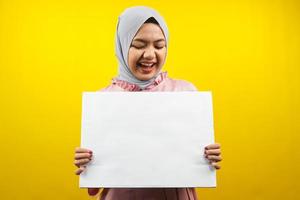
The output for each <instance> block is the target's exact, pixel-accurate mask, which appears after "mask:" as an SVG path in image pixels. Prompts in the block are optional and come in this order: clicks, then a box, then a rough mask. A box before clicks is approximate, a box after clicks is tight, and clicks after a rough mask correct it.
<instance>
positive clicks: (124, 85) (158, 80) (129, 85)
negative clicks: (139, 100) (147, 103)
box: [112, 72, 168, 92]
mask: <svg viewBox="0 0 300 200" xmlns="http://www.w3.org/2000/svg"><path fill="white" fill-rule="evenodd" d="M167 75H168V73H167V72H161V73H159V75H158V76H157V77H156V78H155V80H154V81H153V83H152V84H151V85H149V86H147V87H146V88H145V89H142V88H140V87H139V86H138V85H136V84H133V83H129V82H126V81H123V80H118V79H117V78H113V79H112V84H113V85H117V86H119V87H121V88H123V89H124V90H126V91H130V92H131V91H145V90H150V89H152V88H154V87H155V86H157V85H158V84H160V83H161V82H163V81H164V80H165V79H166V77H167Z"/></svg>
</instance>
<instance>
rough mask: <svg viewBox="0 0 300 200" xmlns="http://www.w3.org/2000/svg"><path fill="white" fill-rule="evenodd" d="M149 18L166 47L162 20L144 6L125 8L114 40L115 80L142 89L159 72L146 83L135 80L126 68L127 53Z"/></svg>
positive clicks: (165, 34) (155, 12) (167, 38)
mask: <svg viewBox="0 0 300 200" xmlns="http://www.w3.org/2000/svg"><path fill="white" fill-rule="evenodd" d="M150 17H153V18H154V19H155V20H156V21H157V22H158V23H159V26H160V27H161V29H162V30H163V33H164V36H165V38H166V44H167V47H168V40H169V33H168V28H167V25H166V23H165V21H164V19H163V18H162V17H161V16H160V15H159V13H158V12H157V11H155V10H153V9H152V8H149V7H145V6H135V7H131V8H127V9H126V10H125V11H124V12H123V13H122V14H121V15H120V16H119V20H118V25H117V32H116V40H115V51H116V56H117V58H118V63H119V75H118V77H117V79H119V80H123V81H126V82H129V83H133V84H136V85H138V86H139V87H140V88H142V89H144V88H146V87H147V86H148V85H150V84H151V83H152V82H153V81H154V80H155V78H156V77H157V76H158V74H159V72H158V73H157V74H156V75H155V76H154V77H153V78H152V79H150V80H147V81H141V80H139V79H137V78H136V77H135V76H134V75H133V74H132V73H131V71H130V69H129V67H128V51H129V48H130V45H131V42H132V40H133V38H134V36H135V35H136V33H137V32H138V30H139V29H140V27H141V26H142V25H143V24H144V22H145V21H146V20H147V19H149V18H150Z"/></svg>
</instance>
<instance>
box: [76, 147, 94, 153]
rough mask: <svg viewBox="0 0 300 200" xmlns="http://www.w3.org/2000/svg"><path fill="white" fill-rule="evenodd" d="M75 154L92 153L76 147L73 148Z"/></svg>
mask: <svg viewBox="0 0 300 200" xmlns="http://www.w3.org/2000/svg"><path fill="white" fill-rule="evenodd" d="M75 153H92V151H91V150H89V149H85V148H81V147H76V148H75Z"/></svg>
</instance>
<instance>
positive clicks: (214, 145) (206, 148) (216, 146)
mask: <svg viewBox="0 0 300 200" xmlns="http://www.w3.org/2000/svg"><path fill="white" fill-rule="evenodd" d="M220 148H221V145H220V144H218V143H215V144H210V145H208V146H206V147H205V150H209V149H220Z"/></svg>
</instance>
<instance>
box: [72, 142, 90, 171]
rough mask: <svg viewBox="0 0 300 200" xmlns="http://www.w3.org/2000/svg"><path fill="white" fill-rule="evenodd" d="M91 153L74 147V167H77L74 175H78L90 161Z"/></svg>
mask: <svg viewBox="0 0 300 200" xmlns="http://www.w3.org/2000/svg"><path fill="white" fill-rule="evenodd" d="M92 156H93V152H92V151H91V150H89V149H84V148H81V147H76V149H75V157H74V158H75V161H74V165H75V166H76V167H78V169H77V170H76V171H75V174H76V175H80V174H81V173H82V172H83V171H84V170H85V168H86V165H87V164H88V163H89V162H90V161H91V160H92Z"/></svg>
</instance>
